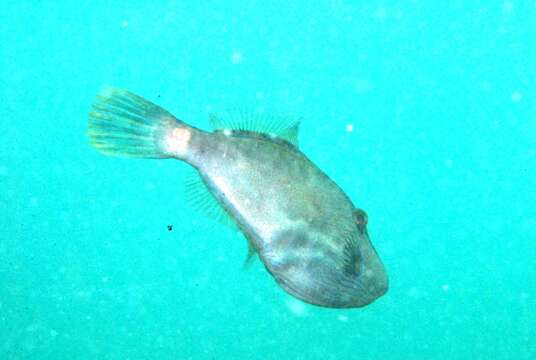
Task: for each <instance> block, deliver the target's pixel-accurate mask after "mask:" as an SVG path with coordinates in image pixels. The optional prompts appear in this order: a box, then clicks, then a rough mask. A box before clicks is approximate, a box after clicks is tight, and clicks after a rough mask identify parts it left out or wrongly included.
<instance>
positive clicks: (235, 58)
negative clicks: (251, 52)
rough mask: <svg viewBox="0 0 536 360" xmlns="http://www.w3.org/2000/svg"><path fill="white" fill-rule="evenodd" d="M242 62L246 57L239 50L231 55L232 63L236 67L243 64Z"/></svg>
mask: <svg viewBox="0 0 536 360" xmlns="http://www.w3.org/2000/svg"><path fill="white" fill-rule="evenodd" d="M242 60H244V56H243V55H242V53H241V52H240V51H237V50H235V51H233V53H232V54H231V62H232V63H233V64H235V65H238V64H240V63H242Z"/></svg>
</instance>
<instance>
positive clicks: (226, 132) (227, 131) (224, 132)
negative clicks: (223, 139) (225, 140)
mask: <svg viewBox="0 0 536 360" xmlns="http://www.w3.org/2000/svg"><path fill="white" fill-rule="evenodd" d="M232 133H233V132H232V131H231V130H230V129H224V130H223V135H225V136H229V135H231V134H232Z"/></svg>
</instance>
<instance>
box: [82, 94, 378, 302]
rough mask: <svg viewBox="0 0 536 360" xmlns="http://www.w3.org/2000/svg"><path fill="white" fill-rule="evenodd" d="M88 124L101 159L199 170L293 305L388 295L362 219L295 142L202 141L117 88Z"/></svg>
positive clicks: (240, 134)
mask: <svg viewBox="0 0 536 360" xmlns="http://www.w3.org/2000/svg"><path fill="white" fill-rule="evenodd" d="M88 120H89V121H88V137H89V142H90V144H91V145H92V146H93V147H94V148H95V149H97V150H98V151H100V152H101V153H103V154H106V155H111V156H124V157H134V158H149V159H168V158H175V159H179V160H183V161H186V162H187V163H189V164H190V165H192V166H193V167H195V168H196V169H197V170H198V171H199V174H200V175H201V177H202V179H203V181H204V182H205V184H206V185H207V187H208V189H209V191H210V192H211V193H212V194H213V195H214V197H215V198H216V200H217V201H218V202H219V203H220V204H221V205H222V206H223V208H224V209H225V210H226V212H227V213H228V214H229V215H230V216H231V217H232V218H233V219H234V220H235V222H236V223H237V225H238V227H239V228H240V229H241V230H242V231H243V233H244V234H245V235H246V238H247V239H248V241H249V242H250V244H251V248H253V249H255V250H256V251H257V253H258V255H259V257H260V259H261V261H262V262H263V264H264V265H265V267H266V268H267V269H268V271H269V272H270V273H271V274H272V275H273V277H274V278H275V279H276V281H277V282H278V283H279V285H280V286H281V287H282V288H283V289H285V290H286V291H287V292H288V293H290V294H291V295H294V296H295V297H297V298H299V299H302V300H303V301H306V302H308V303H311V304H315V305H320V306H326V307H334V308H349V307H360V306H364V305H367V304H369V303H371V302H372V301H374V300H375V299H376V298H378V297H380V296H381V295H383V294H384V293H385V292H386V291H387V288H388V279H387V274H386V272H385V269H384V267H383V265H382V263H381V261H380V259H379V258H378V255H377V254H376V251H375V250H374V248H373V246H372V244H371V242H370V240H369V237H368V233H367V228H366V224H367V218H366V214H365V213H364V212H363V211H362V210H359V209H356V208H355V207H354V205H353V204H352V202H351V200H350V199H349V198H348V197H347V196H346V195H345V194H344V192H343V191H342V190H341V189H340V188H339V187H338V186H337V185H336V184H335V183H334V182H333V181H331V179H330V178H329V177H328V176H326V175H325V174H324V173H323V172H322V171H321V170H320V169H318V167H316V166H315V165H314V164H313V163H312V162H311V161H310V160H309V159H308V158H307V157H306V156H305V155H304V154H303V153H302V152H301V151H300V150H299V149H298V148H296V147H295V146H294V145H291V144H290V143H289V142H287V141H285V140H282V139H280V138H277V137H274V136H269V135H262V134H259V133H258V132H251V131H250V132H246V131H231V130H218V131H214V132H205V131H202V130H199V129H196V128H194V127H192V126H190V125H188V124H186V123H184V122H183V121H181V120H179V119H177V118H175V117H174V116H173V115H172V114H171V113H169V112H168V111H166V110H165V109H163V108H161V107H159V106H158V105H155V104H153V103H151V102H150V101H147V100H145V99H144V98H142V97H140V96H138V95H136V94H133V93H131V92H129V91H126V90H123V89H116V88H106V89H104V90H103V91H101V92H100V93H99V94H98V96H97V98H96V100H95V103H94V104H93V106H92V109H91V111H90V113H89V118H88ZM293 129H294V130H297V125H296V127H295V128H293V127H290V128H288V129H286V130H293ZM279 130H281V129H279ZM283 130H285V129H283ZM281 134H284V131H283V132H281ZM288 134H292V131H291V132H290V133H287V135H288ZM294 134H296V132H294ZM288 138H289V139H292V137H290V136H289V137H288ZM294 139H295V138H294Z"/></svg>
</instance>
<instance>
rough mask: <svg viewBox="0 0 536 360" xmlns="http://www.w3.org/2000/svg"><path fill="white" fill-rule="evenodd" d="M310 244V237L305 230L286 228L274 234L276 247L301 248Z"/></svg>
mask: <svg viewBox="0 0 536 360" xmlns="http://www.w3.org/2000/svg"><path fill="white" fill-rule="evenodd" d="M309 244H310V241H309V237H308V236H307V234H306V233H305V232H304V231H303V230H286V231H281V232H279V233H277V234H276V235H275V236H274V242H273V246H274V247H275V248H279V249H281V248H293V249H299V248H303V247H306V246H307V245H309Z"/></svg>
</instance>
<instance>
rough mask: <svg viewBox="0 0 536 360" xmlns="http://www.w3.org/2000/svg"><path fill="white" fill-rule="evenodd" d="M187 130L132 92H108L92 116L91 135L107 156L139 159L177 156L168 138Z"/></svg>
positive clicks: (91, 141) (90, 137) (117, 90)
mask: <svg viewBox="0 0 536 360" xmlns="http://www.w3.org/2000/svg"><path fill="white" fill-rule="evenodd" d="M184 126H186V125H185V124H184V123H183V122H181V121H179V120H177V119H176V118H175V117H174V116H173V115H171V114H170V113H169V112H167V111H166V110H164V109H162V108H161V107H159V106H157V105H155V104H153V103H151V102H150V101H147V100H145V99H144V98H142V97H140V96H138V95H135V94H133V93H131V92H129V91H126V90H121V89H115V88H107V89H104V90H103V91H101V92H100V94H98V95H97V99H96V101H95V103H94V104H93V107H92V109H91V112H90V113H89V126H88V135H89V141H90V143H91V145H92V146H93V147H95V148H96V149H97V150H99V151H100V152H102V153H104V154H106V155H112V156H127V157H137V158H157V159H158V158H167V157H171V156H173V153H171V152H169V147H168V146H167V144H166V138H167V134H168V133H169V132H170V131H173V129H176V128H178V127H184Z"/></svg>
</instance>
